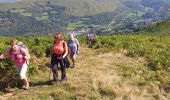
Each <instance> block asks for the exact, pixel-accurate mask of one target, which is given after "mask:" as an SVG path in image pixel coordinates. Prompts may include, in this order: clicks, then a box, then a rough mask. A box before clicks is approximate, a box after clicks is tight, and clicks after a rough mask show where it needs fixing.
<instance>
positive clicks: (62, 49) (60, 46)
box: [51, 32, 68, 84]
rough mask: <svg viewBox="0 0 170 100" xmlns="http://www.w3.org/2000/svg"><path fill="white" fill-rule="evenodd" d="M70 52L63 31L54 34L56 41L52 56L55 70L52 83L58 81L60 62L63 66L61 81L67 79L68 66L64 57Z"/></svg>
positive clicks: (52, 67)
mask: <svg viewBox="0 0 170 100" xmlns="http://www.w3.org/2000/svg"><path fill="white" fill-rule="evenodd" d="M67 54H68V46H67V43H66V42H65V41H64V39H63V37H62V33H61V32H57V33H56V34H55V35H54V43H53V45H52V58H51V69H52V72H53V81H52V84H55V83H57V82H58V64H60V67H61V81H65V80H66V66H65V63H64V58H65V57H66V56H67Z"/></svg>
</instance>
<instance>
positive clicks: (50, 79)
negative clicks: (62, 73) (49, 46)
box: [49, 67, 51, 80]
mask: <svg viewBox="0 0 170 100" xmlns="http://www.w3.org/2000/svg"><path fill="white" fill-rule="evenodd" d="M49 69H50V73H49V80H51V67H50V68H49Z"/></svg>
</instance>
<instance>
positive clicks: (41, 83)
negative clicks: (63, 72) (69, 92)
mask: <svg viewBox="0 0 170 100" xmlns="http://www.w3.org/2000/svg"><path fill="white" fill-rule="evenodd" d="M42 85H52V81H51V80H49V81H40V82H30V87H35V86H42Z"/></svg>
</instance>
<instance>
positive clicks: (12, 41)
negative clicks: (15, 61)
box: [10, 38, 19, 50]
mask: <svg viewBox="0 0 170 100" xmlns="http://www.w3.org/2000/svg"><path fill="white" fill-rule="evenodd" d="M10 43H11V47H12V49H13V50H17V49H18V48H19V47H18V41H17V39H15V38H13V39H11V41H10Z"/></svg>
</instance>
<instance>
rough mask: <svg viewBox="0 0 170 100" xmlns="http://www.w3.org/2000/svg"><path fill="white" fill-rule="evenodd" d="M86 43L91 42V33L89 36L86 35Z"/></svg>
mask: <svg viewBox="0 0 170 100" xmlns="http://www.w3.org/2000/svg"><path fill="white" fill-rule="evenodd" d="M86 43H87V44H90V35H89V34H87V36H86Z"/></svg>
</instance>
